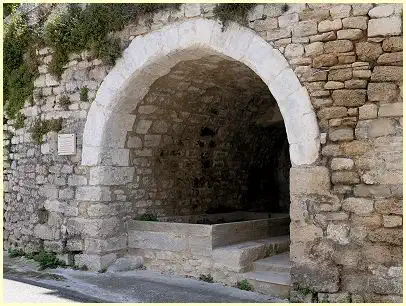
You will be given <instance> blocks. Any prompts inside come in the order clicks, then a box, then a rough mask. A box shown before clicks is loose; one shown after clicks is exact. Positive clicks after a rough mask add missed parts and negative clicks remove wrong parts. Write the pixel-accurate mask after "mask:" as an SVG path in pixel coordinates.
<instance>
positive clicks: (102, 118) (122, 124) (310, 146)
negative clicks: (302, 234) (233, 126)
mask: <svg viewBox="0 0 406 306" xmlns="http://www.w3.org/2000/svg"><path fill="white" fill-rule="evenodd" d="M208 54H218V55H223V56H228V57H231V58H233V59H234V60H238V61H240V62H242V63H244V64H245V65H247V66H248V67H250V68H251V69H252V70H253V71H254V72H255V73H257V74H258V76H259V77H260V78H261V79H262V80H263V81H264V82H265V84H266V85H267V86H268V88H269V89H270V91H271V93H272V95H273V96H274V97H275V100H276V101H277V103H278V106H279V108H280V111H281V114H282V116H283V119H284V122H285V128H286V132H287V136H288V141H289V145H290V158H291V162H292V164H293V165H294V166H301V165H310V164H312V163H314V162H315V161H316V160H317V158H318V155H319V148H320V139H319V136H320V135H319V128H318V124H317V120H316V115H315V113H314V110H313V107H312V105H311V103H310V98H309V95H308V93H307V90H306V89H305V88H304V87H302V86H301V84H300V82H299V80H298V78H297V77H296V75H295V73H294V72H293V70H292V69H291V68H290V67H289V64H288V62H287V61H286V59H285V58H284V57H283V55H282V54H281V53H280V52H279V51H278V50H276V49H274V48H273V47H272V46H270V45H269V44H268V43H267V42H266V41H265V40H263V39H262V38H261V37H259V36H258V35H257V34H256V33H255V32H253V31H252V30H250V29H247V28H244V27H242V26H239V25H237V24H231V25H230V26H228V27H227V28H226V30H225V31H222V25H221V24H220V23H219V22H216V21H213V20H208V19H203V18H197V19H191V20H188V21H184V22H180V23H175V24H171V25H168V26H166V27H164V28H162V29H160V30H158V31H154V32H151V33H149V34H146V35H143V36H137V37H136V38H135V39H134V40H133V41H132V42H131V44H130V45H129V47H128V48H127V49H126V50H124V52H123V56H122V57H121V58H120V59H119V61H118V62H117V64H116V65H115V67H114V68H113V69H112V70H111V71H110V73H109V74H108V75H107V76H106V78H105V79H104V81H103V83H102V84H101V86H100V88H99V90H98V92H97V95H96V99H95V101H94V102H93V103H92V106H91V108H90V110H89V113H88V116H87V120H86V124H85V129H84V134H83V150H82V165H88V166H96V165H112V166H114V165H115V166H128V163H129V158H128V154H129V153H128V150H127V149H125V148H124V143H125V137H126V131H130V130H131V129H132V126H133V123H134V121H135V115H133V114H130V112H131V111H132V110H133V109H135V107H136V104H137V103H138V102H139V101H141V100H142V98H143V97H144V96H145V95H146V94H147V92H148V90H149V87H150V85H152V83H153V82H154V81H155V80H156V79H158V78H159V77H162V76H164V75H166V74H168V73H169V72H170V69H171V67H173V66H174V65H176V64H177V63H178V62H180V61H183V60H188V59H195V58H201V57H203V56H204V55H208ZM126 95H131V99H130V100H131V104H126V103H125V102H123V101H125V100H126V99H123V98H122V97H124V96H126ZM127 100H128V99H127ZM123 131H125V132H123Z"/></svg>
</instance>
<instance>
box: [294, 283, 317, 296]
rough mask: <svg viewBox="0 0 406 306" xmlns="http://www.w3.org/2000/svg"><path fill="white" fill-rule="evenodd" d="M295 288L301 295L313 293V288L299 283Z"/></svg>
mask: <svg viewBox="0 0 406 306" xmlns="http://www.w3.org/2000/svg"><path fill="white" fill-rule="evenodd" d="M295 288H296V291H297V292H299V293H300V294H302V295H308V294H313V290H312V289H310V288H309V287H301V286H299V285H296V286H295Z"/></svg>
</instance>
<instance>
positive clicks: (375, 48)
mask: <svg viewBox="0 0 406 306" xmlns="http://www.w3.org/2000/svg"><path fill="white" fill-rule="evenodd" d="M355 52H356V54H357V56H358V59H359V60H361V61H368V62H370V61H376V60H377V59H378V57H379V56H380V55H381V54H382V52H383V51H382V47H381V45H380V44H376V43H371V42H360V43H357V44H356V45H355Z"/></svg>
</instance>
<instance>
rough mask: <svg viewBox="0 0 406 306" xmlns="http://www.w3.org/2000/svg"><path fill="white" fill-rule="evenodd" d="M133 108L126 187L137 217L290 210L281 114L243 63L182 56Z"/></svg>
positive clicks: (227, 59) (285, 139) (222, 58)
mask: <svg viewBox="0 0 406 306" xmlns="http://www.w3.org/2000/svg"><path fill="white" fill-rule="evenodd" d="M134 90H135V91H137V88H134ZM132 95H133V93H132V92H131V91H130V92H129V93H128V95H127V99H131V97H132ZM128 103H130V102H128ZM132 113H133V114H134V115H135V116H136V119H135V122H134V125H133V128H132V130H131V131H129V132H128V133H127V139H126V147H127V148H128V149H129V150H130V166H134V167H135V168H136V173H137V175H136V176H135V177H134V180H133V182H132V183H133V185H132V186H137V187H136V188H134V189H132V190H130V191H129V193H130V199H131V200H132V202H133V203H136V204H135V205H136V206H138V210H137V216H136V217H139V216H140V215H142V214H154V215H157V216H158V217H164V216H165V217H172V216H185V215H202V214H203V215H204V214H209V215H213V214H224V213H229V214H230V213H235V212H238V211H246V212H258V213H269V214H271V213H272V214H273V213H285V214H288V213H289V169H290V159H289V144H288V141H287V136H286V132H285V127H284V123H283V118H282V116H281V114H280V111H279V108H278V105H277V103H276V101H275V99H274V98H273V96H272V94H271V93H270V91H269V89H268V88H267V86H266V85H265V84H264V83H263V81H262V80H261V79H260V78H259V77H258V76H257V75H256V74H255V73H254V72H253V71H252V70H251V69H249V68H248V67H247V66H245V65H244V64H242V63H240V62H238V61H235V60H233V59H231V58H229V57H225V56H219V55H209V56H205V57H202V58H200V59H197V60H188V61H183V62H180V63H178V64H177V65H175V66H174V67H172V69H171V71H170V72H169V73H168V74H167V75H165V76H163V77H161V78H159V79H158V80H156V81H155V82H154V83H153V84H152V86H151V87H150V89H149V92H148V93H147V94H146V96H145V97H144V98H143V100H142V101H140V103H139V104H138V105H137V107H136V109H135V110H134V111H133V112H132ZM137 203H138V204H137ZM229 216H230V215H229ZM240 218H241V217H240ZM189 219H190V220H191V219H193V218H189ZM172 220H174V219H172ZM184 220H185V219H184ZM230 220H231V219H230ZM198 221H199V222H200V223H202V222H205V221H204V218H200V219H199V220H198ZM234 221H238V217H237V219H236V220H234ZM207 222H209V220H208V221H207ZM216 222H222V221H221V218H218V220H217V221H216Z"/></svg>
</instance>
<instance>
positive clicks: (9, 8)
mask: <svg viewBox="0 0 406 306" xmlns="http://www.w3.org/2000/svg"><path fill="white" fill-rule="evenodd" d="M19 6H20V3H4V4H3V14H4V17H7V16H8V15H10V14H12V13H14V12H15V10H16V9H17V8H18V7H19Z"/></svg>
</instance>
